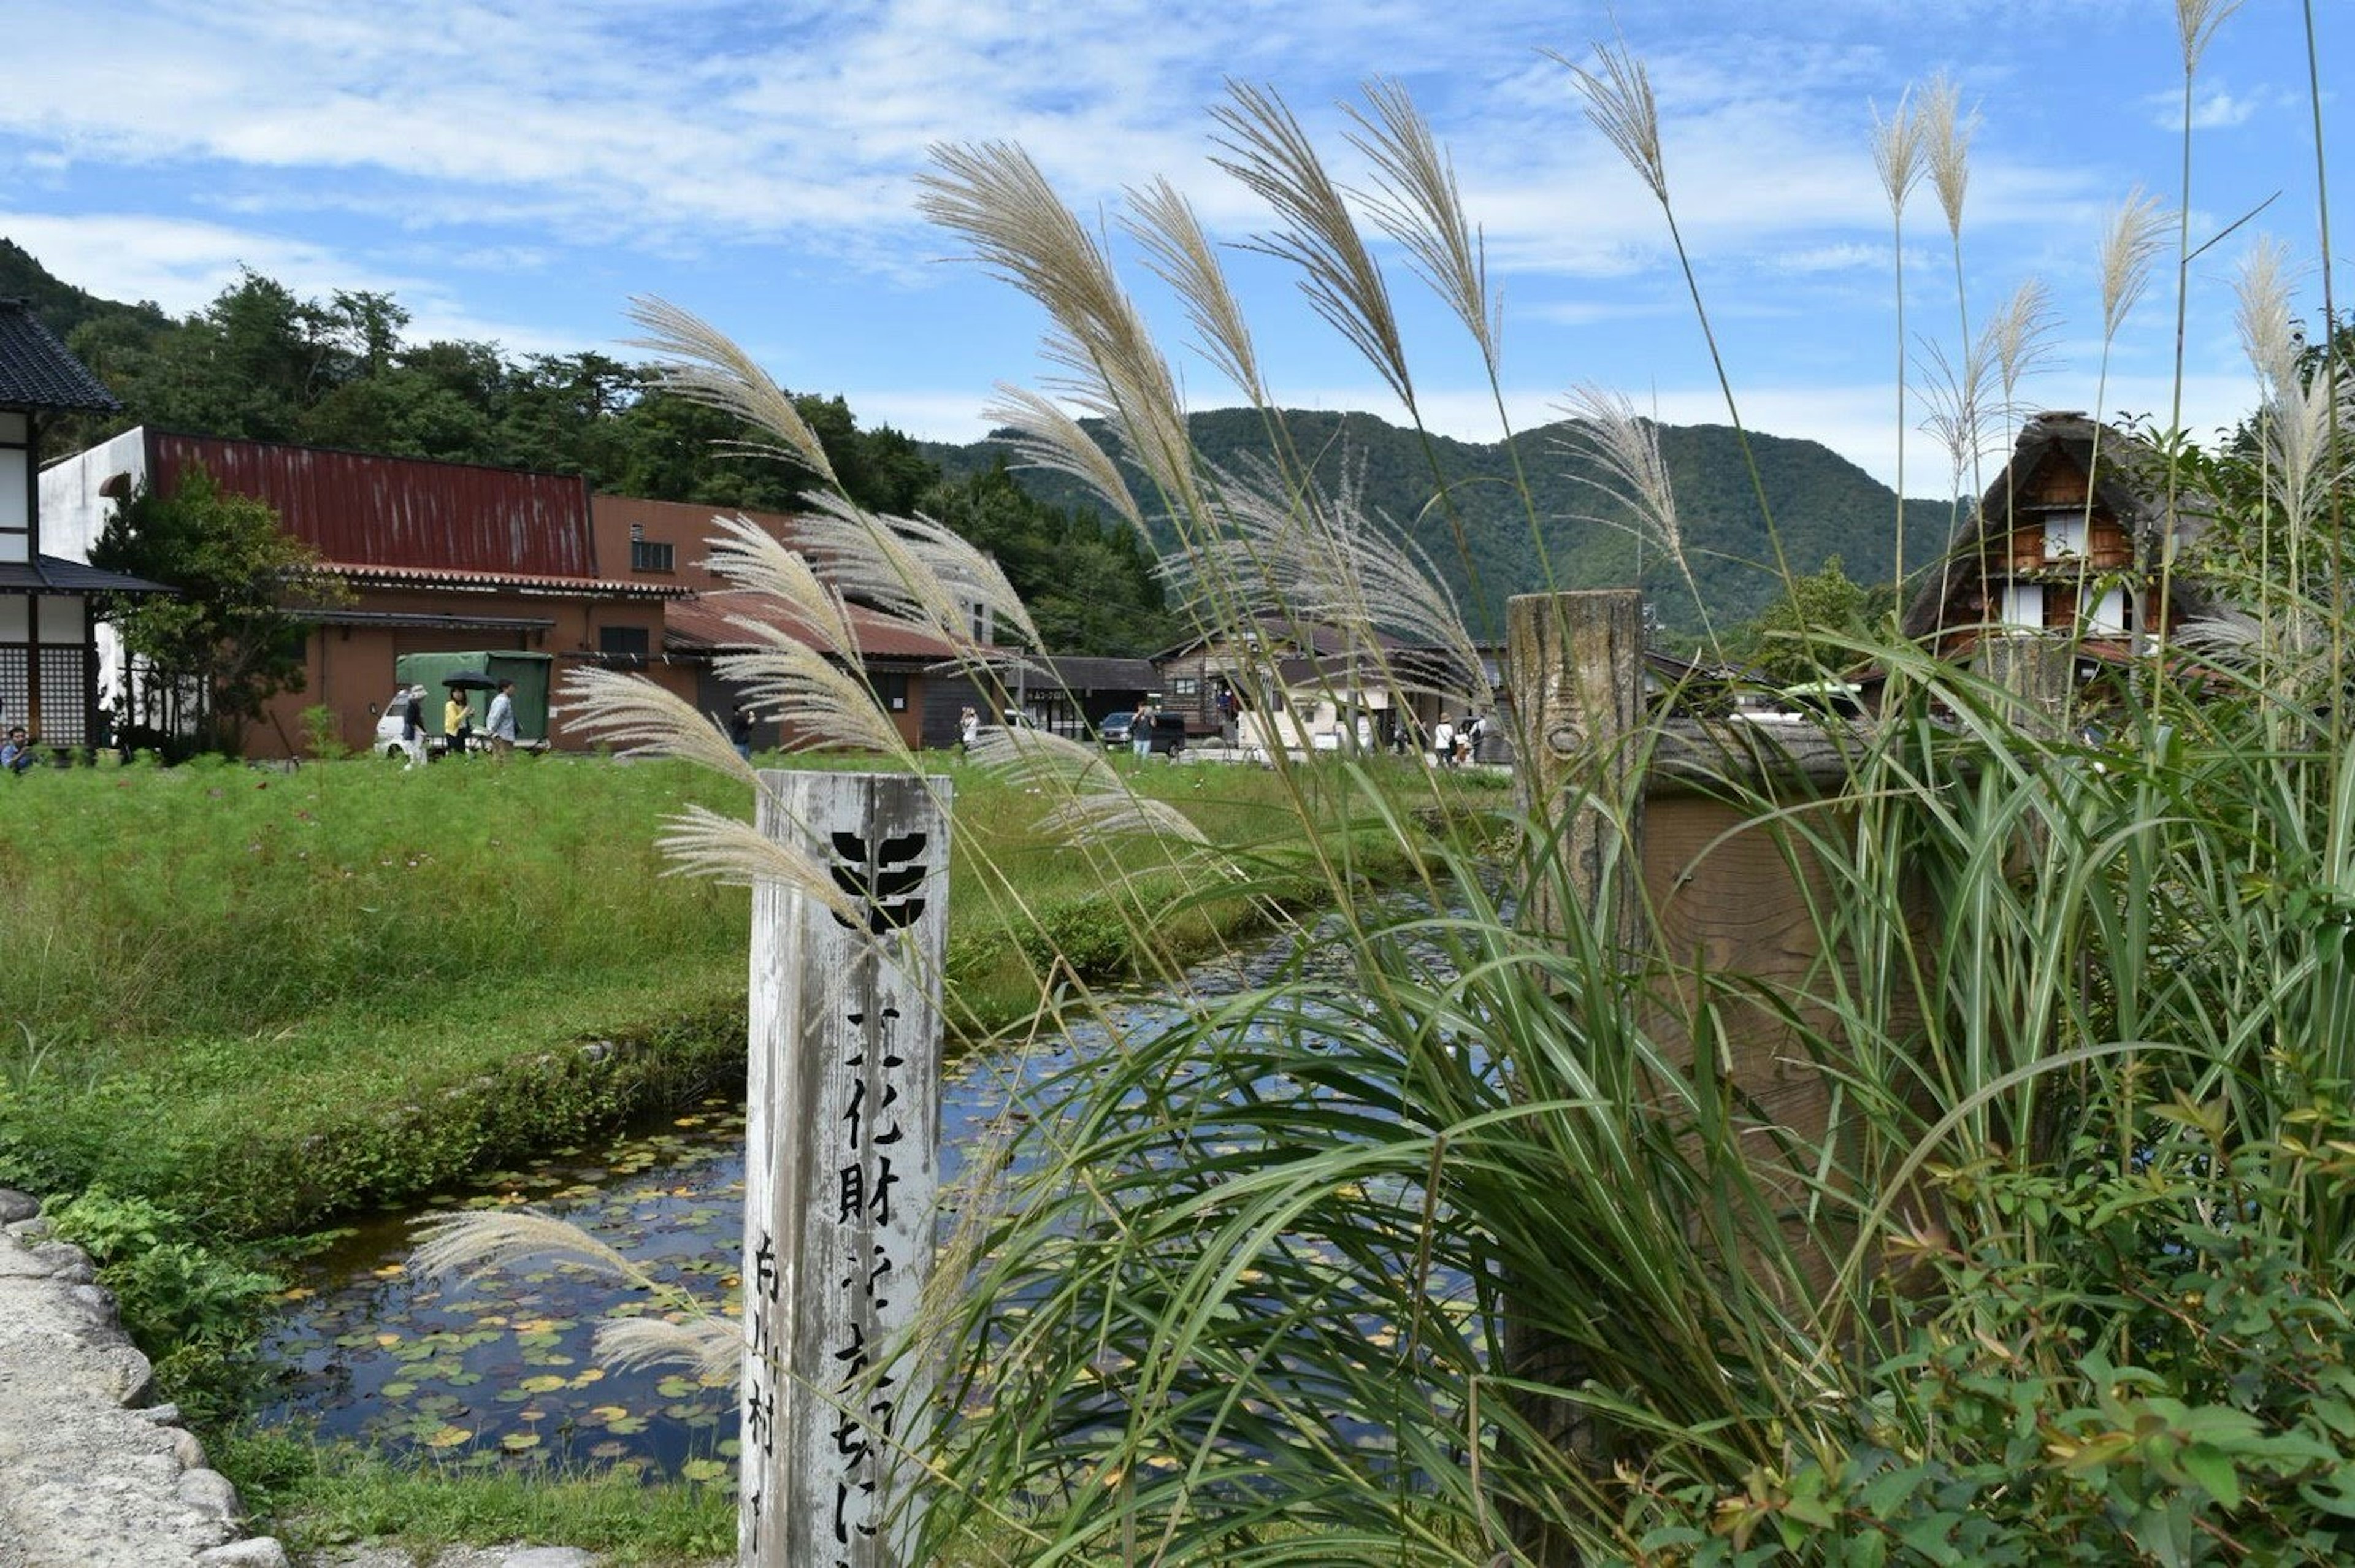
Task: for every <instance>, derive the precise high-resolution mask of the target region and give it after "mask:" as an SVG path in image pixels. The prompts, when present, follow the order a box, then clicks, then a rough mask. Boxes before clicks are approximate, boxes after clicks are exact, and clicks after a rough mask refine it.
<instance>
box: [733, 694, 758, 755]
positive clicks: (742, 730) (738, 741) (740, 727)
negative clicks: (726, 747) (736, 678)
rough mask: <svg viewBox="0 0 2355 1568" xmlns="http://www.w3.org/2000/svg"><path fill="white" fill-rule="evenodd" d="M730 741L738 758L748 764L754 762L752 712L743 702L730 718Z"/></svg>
mask: <svg viewBox="0 0 2355 1568" xmlns="http://www.w3.org/2000/svg"><path fill="white" fill-rule="evenodd" d="M728 741H729V744H730V745H732V746H734V747H735V748H736V754H737V755H738V756H740V757H741V758H743V759H744V760H745V761H746V762H748V763H749V762H751V760H752V710H751V709H749V708H747V707H745V706H744V705H743V704H742V703H741V702H740V703H738V704H737V705H736V710H735V711H734V712H733V713H730V715H729V716H728Z"/></svg>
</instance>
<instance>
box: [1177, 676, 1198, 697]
mask: <svg viewBox="0 0 2355 1568" xmlns="http://www.w3.org/2000/svg"><path fill="white" fill-rule="evenodd" d="M1169 689H1170V690H1171V691H1173V692H1175V693H1177V695H1178V696H1180V697H1199V696H1200V695H1201V694H1202V683H1201V681H1200V680H1199V679H1197V678H1196V677H1193V676H1190V675H1181V676H1179V677H1177V678H1176V679H1174V680H1172V681H1171V682H1170V683H1169Z"/></svg>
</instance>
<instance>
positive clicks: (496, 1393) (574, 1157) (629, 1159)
mask: <svg viewBox="0 0 2355 1568" xmlns="http://www.w3.org/2000/svg"><path fill="white" fill-rule="evenodd" d="M1321 934H1324V930H1321V928H1319V930H1314V933H1309V934H1305V937H1297V939H1295V937H1276V939H1269V942H1264V944H1263V946H1260V949H1258V951H1251V954H1243V955H1231V958H1220V961H1210V963H1203V965H1197V967H1194V970H1189V973H1187V979H1185V991H1187V994H1191V996H1197V998H1206V996H1220V994H1231V991H1236V989H1243V987H1251V984H1263V982H1264V979H1269V977H1272V973H1274V970H1276V967H1281V965H1285V961H1291V958H1293V954H1295V942H1300V944H1305V963H1307V965H1309V967H1326V965H1330V963H1336V954H1333V951H1330V949H1328V946H1326V944H1321V942H1319V937H1321ZM1168 1012H1170V1006H1168V1003H1166V1000H1161V998H1156V996H1149V994H1140V996H1133V998H1128V1000H1125V1003H1119V1006H1114V1024H1116V1027H1119V1029H1121V1031H1124V1033H1130V1031H1135V1029H1152V1027H1154V1019H1156V1015H1164V1017H1166V1015H1168ZM1109 1040H1112V1033H1109V1031H1107V1027H1104V1024H1100V1022H1088V1024H1079V1027H1074V1029H1071V1031H1070V1033H1064V1036H1043V1039H1039V1040H1036V1043H1031V1045H1029V1048H1027V1050H1018V1052H998V1055H986V1052H973V1055H968V1057H964V1060H958V1061H952V1064H949V1069H947V1076H944V1081H942V1106H940V1182H942V1194H947V1203H954V1191H956V1182H958V1175H961V1170H964V1163H965V1156H968V1151H970V1149H982V1147H991V1144H994V1127H996V1123H998V1121H1001V1118H1003V1116H1006V1114H1008V1109H1010V1106H1015V1104H1018V1102H1019V1100H1022V1093H1025V1090H1027V1088H1029V1085H1034V1083H1036V1081H1039V1078H1043V1076H1048V1073H1055V1072H1060V1069H1064V1067H1070V1064H1071V1061H1074V1060H1091V1057H1092V1055H1097V1052H1100V1050H1103V1048H1104V1045H1107V1043H1109ZM1015 1114H1018V1116H1019V1111H1015ZM518 1203H530V1205H535V1208H539V1211H547V1212H553V1215H560V1217H565V1220H572V1221H575V1224H580V1227H584V1229H586V1232H589V1233H593V1236H596V1238H601V1241H605V1243H610V1245H613V1248H614V1250H619V1253H624V1255H626V1257H631V1260H634V1262H636V1264H638V1266H643V1269H645V1272H647V1274H653V1276H655V1278H659V1281H664V1283H671V1285H680V1288H683V1290H687V1293H692V1295H697V1297H702V1299H704V1302H709V1305H714V1307H719V1309H720V1311H728V1314H730V1316H732V1314H737V1266H740V1262H741V1245H744V1102H741V1097H740V1094H720V1097H709V1100H702V1102H699V1104H692V1106H676V1109H669V1111H662V1114H659V1116H650V1118H643V1121H638V1123H634V1125H629V1127H624V1130H622V1133H619V1135H617V1137H614V1139H613V1142H608V1144H601V1147H593V1149H591V1147H575V1149H556V1151H553V1154H551V1156H547V1158H541V1161H532V1163H525V1166H518V1168H514V1170H499V1172H490V1175H485V1178H481V1182H478V1184H474V1187H471V1189H462V1191H442V1194H433V1196H429V1199H426V1200H424V1203H421V1205H420V1208H414V1211H402V1212H384V1215H375V1217H365V1220H360V1221H356V1224H353V1227H351V1229H348V1232H344V1233H342V1236H339V1241H336V1243H335V1245H332V1248H327V1250H323V1253H315V1255H311V1257H306V1260H302V1262H299V1264H292V1266H290V1274H292V1283H290V1288H287V1290H285V1295H282V1297H281V1311H278V1316H275V1318H273V1323H271V1328H269V1332H266V1335H264V1339H261V1349H259V1356H261V1360H264V1366H266V1368H271V1372H273V1375H275V1377H278V1384H275V1392H273V1396H271V1401H269V1403H266V1405H264V1408H261V1413H259V1420H261V1424H297V1426H308V1429H314V1432H315V1434H318V1436H320V1438H346V1441H358V1444H365V1445H372V1448H379V1450H384V1453H389V1455H393V1457H402V1460H421V1457H431V1460H436V1462H442V1465H457V1467H544V1465H556V1467H568V1469H626V1471H636V1474H641V1477H645V1478H671V1477H676V1478H687V1481H704V1483H720V1486H728V1483H732V1478H735V1469H737V1467H735V1453H737V1410H735V1377H732V1375H728V1377H723V1380H699V1377H695V1375H690V1372H680V1371H676V1368H650V1371H614V1368H605V1366H598V1360H596V1356H593V1347H591V1339H593V1335H596V1323H598V1318H602V1316H608V1314H614V1311H622V1314H631V1311H647V1309H653V1305H650V1302H647V1299H645V1297H643V1295H638V1293H636V1290H631V1288H626V1285H614V1283H610V1281H608V1278H602V1276H598V1274H591V1272H589V1269H586V1266H581V1264H575V1262H565V1260H527V1262H525V1264H518V1266H508V1269H499V1272H492V1274H485V1276H481V1278H474V1281H457V1278H426V1276H420V1274H417V1272H412V1269H410V1264H408V1253H410V1248H412V1245H414V1243H412V1236H410V1227H412V1224H414V1221H417V1220H421V1217H424V1215H433V1212H447V1211H454V1208H495V1205H518ZM947 1203H944V1212H942V1217H940V1224H942V1229H947V1227H949V1224H954V1212H949V1211H947Z"/></svg>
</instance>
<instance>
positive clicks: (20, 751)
mask: <svg viewBox="0 0 2355 1568" xmlns="http://www.w3.org/2000/svg"><path fill="white" fill-rule="evenodd" d="M35 761H36V759H35V757H34V756H33V742H32V741H31V740H30V739H29V738H27V735H26V734H25V727H24V726H23V725H22V724H19V725H16V727H15V728H13V729H11V730H10V731H8V739H7V741H5V742H0V770H5V772H8V773H23V772H25V770H27V768H29V767H31V766H32V765H33V763H34V762H35Z"/></svg>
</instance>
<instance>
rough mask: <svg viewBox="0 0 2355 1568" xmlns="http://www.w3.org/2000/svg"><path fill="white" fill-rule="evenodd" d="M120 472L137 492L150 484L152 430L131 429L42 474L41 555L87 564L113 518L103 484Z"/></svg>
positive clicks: (112, 508) (109, 497) (111, 500)
mask: <svg viewBox="0 0 2355 1568" xmlns="http://www.w3.org/2000/svg"><path fill="white" fill-rule="evenodd" d="M118 474H127V475H130V476H131V485H132V487H133V489H136V488H137V487H138V486H139V485H144V483H146V480H147V432H145V431H144V429H141V430H127V431H124V432H123V433H122V434H121V435H118V436H116V437H115V438H114V439H113V440H112V441H109V442H103V443H100V444H99V445H97V446H93V447H91V449H90V450H88V451H87V452H80V453H75V454H74V455H73V456H71V457H61V458H59V459H58V461H56V462H55V463H52V464H49V465H48V467H46V468H44V469H42V470H41V551H42V553H43V554H45V555H54V556H59V557H62V558H63V559H65V560H89V559H90V547H91V545H93V544H96V543H97V542H98V534H99V530H100V529H101V528H104V527H106V520H107V518H109V517H112V516H113V515H114V501H113V498H112V497H111V496H101V495H100V494H99V493H98V492H99V486H100V485H103V484H105V483H106V482H107V481H108V480H109V479H112V477H114V475H118Z"/></svg>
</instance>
